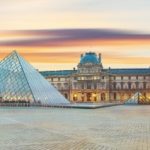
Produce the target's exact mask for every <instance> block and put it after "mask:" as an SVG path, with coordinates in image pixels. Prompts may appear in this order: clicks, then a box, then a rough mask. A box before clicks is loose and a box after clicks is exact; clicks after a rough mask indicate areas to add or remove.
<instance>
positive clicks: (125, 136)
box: [0, 105, 150, 150]
mask: <svg viewBox="0 0 150 150" xmlns="http://www.w3.org/2000/svg"><path fill="white" fill-rule="evenodd" d="M0 150H150V106H127V105H120V106H113V107H105V108H100V109H69V108H44V107H29V108H25V107H24V108H23V107H22V108H21V107H20V108H18V107H0Z"/></svg>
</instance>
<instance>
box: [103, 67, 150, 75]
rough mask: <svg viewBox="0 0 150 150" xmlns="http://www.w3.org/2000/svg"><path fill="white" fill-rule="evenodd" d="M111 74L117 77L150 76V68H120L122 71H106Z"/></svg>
mask: <svg viewBox="0 0 150 150" xmlns="http://www.w3.org/2000/svg"><path fill="white" fill-rule="evenodd" d="M104 70H105V71H107V72H108V73H110V74H117V75H143V74H149V75H150V68H120V69H104Z"/></svg>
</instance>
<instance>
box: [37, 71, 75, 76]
mask: <svg viewBox="0 0 150 150" xmlns="http://www.w3.org/2000/svg"><path fill="white" fill-rule="evenodd" d="M76 72H77V70H57V71H41V72H40V73H41V74H42V75H43V76H44V77H48V76H68V75H71V74H74V73H76Z"/></svg>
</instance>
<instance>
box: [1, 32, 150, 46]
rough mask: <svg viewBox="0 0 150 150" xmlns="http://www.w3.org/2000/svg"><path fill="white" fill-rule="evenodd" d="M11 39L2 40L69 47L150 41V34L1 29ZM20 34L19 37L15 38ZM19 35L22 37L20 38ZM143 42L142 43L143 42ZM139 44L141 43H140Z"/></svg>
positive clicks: (28, 44)
mask: <svg viewBox="0 0 150 150" xmlns="http://www.w3.org/2000/svg"><path fill="white" fill-rule="evenodd" d="M0 34H1V35H4V34H5V36H6V35H8V37H9V36H10V35H11V39H9V40H7V38H6V39H5V40H0V46H5V47H10V46H11V47H14V48H17V47H37V46H38V47H62V46H64V47H67V46H86V45H88V44H95V46H96V45H99V44H112V42H114V43H115V44H117V43H120V42H121V41H122V42H123V41H128V44H131V43H132V41H142V42H144V41H148V42H149V41H150V34H145V33H138V32H131V31H130V32H129V31H122V30H113V29H112V30H111V29H57V30H16V31H1V32H0ZM16 35H17V36H18V38H17V39H15V38H13V36H14V37H16ZM19 37H21V38H20V39H19ZM142 42H141V44H142ZM138 44H139V43H138Z"/></svg>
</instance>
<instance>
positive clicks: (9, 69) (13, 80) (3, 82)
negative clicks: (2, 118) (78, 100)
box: [0, 51, 70, 105]
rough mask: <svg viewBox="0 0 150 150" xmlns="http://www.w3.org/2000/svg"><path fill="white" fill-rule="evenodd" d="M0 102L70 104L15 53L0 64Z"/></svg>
mask: <svg viewBox="0 0 150 150" xmlns="http://www.w3.org/2000/svg"><path fill="white" fill-rule="evenodd" d="M0 101H1V102H11V101H12V102H18V101H19V102H29V103H30V104H41V105H61V104H68V103H70V102H69V101H68V100H67V99H65V97H64V96H63V95H61V94H60V93H59V92H58V91H57V89H55V88H54V87H53V86H52V85H51V84H50V83H49V82H48V81H47V80H46V79H45V78H44V77H43V76H42V75H41V74H40V73H39V72H38V71H37V70H36V69H34V68H33V67H32V66H31V65H30V64H29V63H28V62H26V61H25V60H24V59H23V58H22V57H21V56H20V55H19V54H18V53H17V52H15V51H14V52H12V53H11V54H10V55H9V56H7V57H6V58H4V59H3V60H2V61H1V62H0Z"/></svg>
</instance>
